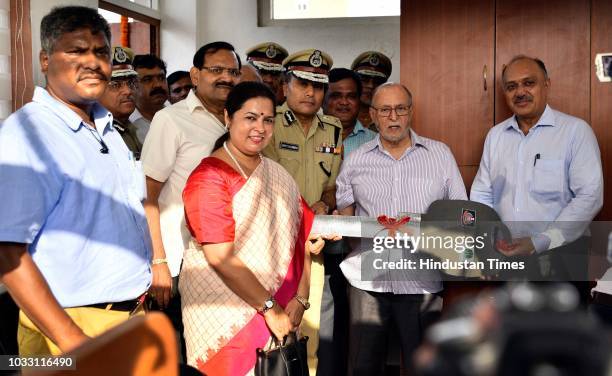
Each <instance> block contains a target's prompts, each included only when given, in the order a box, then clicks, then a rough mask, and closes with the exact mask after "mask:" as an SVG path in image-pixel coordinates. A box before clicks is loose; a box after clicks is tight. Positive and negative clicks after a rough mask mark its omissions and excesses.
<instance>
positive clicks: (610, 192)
mask: <svg viewBox="0 0 612 376" xmlns="http://www.w3.org/2000/svg"><path fill="white" fill-rule="evenodd" d="M592 10H593V11H592V13H591V14H592V16H591V17H592V18H591V55H590V59H589V63H590V66H589V68H590V69H589V73H590V82H591V126H592V127H593V131H595V135H596V136H597V141H598V142H599V150H600V151H601V160H602V162H603V175H604V207H603V209H602V210H601V212H600V213H599V216H598V217H597V219H598V220H600V221H610V220H612V82H599V80H598V79H597V77H596V76H595V70H594V68H593V66H594V61H595V55H596V54H598V53H606V52H612V1H610V0H593V5H592Z"/></svg>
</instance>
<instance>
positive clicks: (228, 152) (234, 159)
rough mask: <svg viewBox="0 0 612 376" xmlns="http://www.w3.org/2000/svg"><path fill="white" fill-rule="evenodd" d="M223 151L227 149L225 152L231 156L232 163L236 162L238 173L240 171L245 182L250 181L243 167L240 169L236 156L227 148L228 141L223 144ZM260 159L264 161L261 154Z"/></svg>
mask: <svg viewBox="0 0 612 376" xmlns="http://www.w3.org/2000/svg"><path fill="white" fill-rule="evenodd" d="M223 149H225V151H226V152H227V154H228V155H229V156H230V158H231V159H232V161H234V164H235V165H236V167H238V171H240V174H241V175H242V176H243V177H244V179H245V180H248V179H249V177H248V175H247V174H246V173H245V172H244V170H243V169H242V167H240V163H238V161H237V160H236V158H235V157H234V155H233V154H232V152H231V151H229V148H228V147H227V141H225V142H224V143H223ZM259 159H260V160H262V161H263V157H262V156H261V154H259Z"/></svg>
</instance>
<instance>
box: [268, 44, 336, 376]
mask: <svg viewBox="0 0 612 376" xmlns="http://www.w3.org/2000/svg"><path fill="white" fill-rule="evenodd" d="M332 63H333V61H332V59H331V57H330V56H329V55H328V54H326V53H325V52H322V51H320V50H314V49H309V50H304V51H299V52H296V53H294V54H292V55H290V56H288V57H287V58H286V59H285V60H284V61H283V67H284V69H285V70H286V71H285V73H284V78H283V79H284V82H283V91H284V93H285V95H286V97H287V101H286V102H285V103H284V104H283V105H282V106H278V107H277V108H276V122H275V124H274V135H273V136H272V140H271V142H270V143H269V144H268V146H267V148H266V149H265V150H264V154H265V155H266V156H267V157H269V158H271V159H273V160H275V161H276V162H278V163H280V164H281V165H282V166H283V167H285V169H287V171H288V172H289V173H290V174H291V176H293V178H294V179H295V180H296V182H297V184H298V187H299V189H300V193H301V194H302V196H303V197H304V199H305V200H306V202H307V203H308V205H310V207H311V208H312V209H313V211H314V212H315V214H328V213H329V212H330V211H331V210H333V208H334V207H335V206H336V177H337V176H338V172H339V169H340V162H341V149H342V137H341V134H342V123H340V120H338V119H337V118H335V117H333V116H328V115H321V114H318V113H317V112H318V111H319V109H320V108H321V106H322V104H323V97H324V94H325V88H326V85H327V83H328V72H329V70H330V68H331V66H332ZM323 283H324V269H323V255H321V254H319V255H313V257H312V267H311V278H310V296H309V301H310V309H308V310H307V311H306V312H305V314H304V318H303V321H302V323H303V325H302V332H303V333H304V335H307V336H308V337H309V338H310V339H309V341H308V365H309V368H310V375H314V374H315V373H316V369H317V348H318V343H319V333H318V330H319V324H320V314H321V295H322V292H323Z"/></svg>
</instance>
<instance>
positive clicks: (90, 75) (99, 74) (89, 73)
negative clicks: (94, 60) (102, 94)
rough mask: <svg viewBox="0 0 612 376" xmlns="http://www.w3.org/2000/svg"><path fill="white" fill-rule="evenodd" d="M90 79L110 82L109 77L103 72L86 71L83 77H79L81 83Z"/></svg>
mask: <svg viewBox="0 0 612 376" xmlns="http://www.w3.org/2000/svg"><path fill="white" fill-rule="evenodd" d="M89 78H97V79H99V80H103V81H109V77H107V76H106V75H105V74H104V73H103V72H102V71H101V70H91V69H87V70H85V71H84V72H83V73H82V74H81V75H79V81H81V80H86V79H89Z"/></svg>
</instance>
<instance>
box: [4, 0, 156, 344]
mask: <svg viewBox="0 0 612 376" xmlns="http://www.w3.org/2000/svg"><path fill="white" fill-rule="evenodd" d="M40 29H41V46H42V51H41V53H40V65H41V68H42V71H43V73H44V74H45V77H46V81H47V85H46V87H45V88H44V89H43V88H41V87H37V88H36V89H35V91H34V97H33V99H32V102H31V103H28V104H27V105H26V106H24V107H23V108H22V109H20V110H19V111H17V112H16V113H14V114H12V115H11V116H10V117H9V118H8V119H7V120H6V121H5V122H4V124H2V126H1V127H0V200H2V204H1V207H2V216H0V281H1V282H2V283H4V284H5V285H6V287H7V288H8V290H9V292H10V294H11V295H12V296H13V298H14V300H15V302H16V303H17V304H18V305H19V306H20V308H21V313H20V317H19V328H18V342H19V352H20V355H21V356H34V355H37V356H44V355H49V354H59V353H62V352H66V351H68V350H70V349H72V348H74V347H76V346H78V345H79V344H81V343H82V342H83V341H85V340H86V339H87V338H88V337H91V336H96V335H98V334H100V333H101V332H103V331H105V330H107V329H109V328H111V327H112V326H115V325H117V324H119V323H121V322H122V321H125V320H127V319H128V317H129V316H130V315H131V314H134V313H137V312H141V309H142V308H141V307H142V302H143V299H144V292H145V291H147V288H148V287H149V285H150V283H151V269H150V265H149V262H150V259H151V250H150V237H149V232H148V228H147V223H146V219H145V216H144V209H143V207H142V203H141V200H142V199H143V198H144V197H143V196H144V184H143V174H142V172H141V171H140V168H139V166H138V165H137V164H136V162H135V160H134V159H133V156H132V154H131V152H130V151H129V150H128V148H127V147H126V145H125V143H124V142H123V140H122V139H121V136H120V135H119V133H118V132H117V131H116V130H115V129H114V128H113V126H112V122H113V117H112V115H111V114H110V113H109V112H108V111H107V110H106V109H104V108H103V107H102V106H100V105H99V104H98V103H97V100H98V98H99V97H100V96H101V95H102V93H103V92H104V90H105V88H106V86H107V83H108V80H109V79H110V73H111V67H110V60H111V59H110V45H109V41H110V29H109V26H108V24H107V22H106V21H105V20H104V18H102V17H101V16H100V15H98V13H97V10H96V9H90V8H85V7H59V8H54V9H53V10H52V11H51V12H50V13H49V14H48V15H46V16H45V17H44V18H43V20H42V23H41V28H40Z"/></svg>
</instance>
